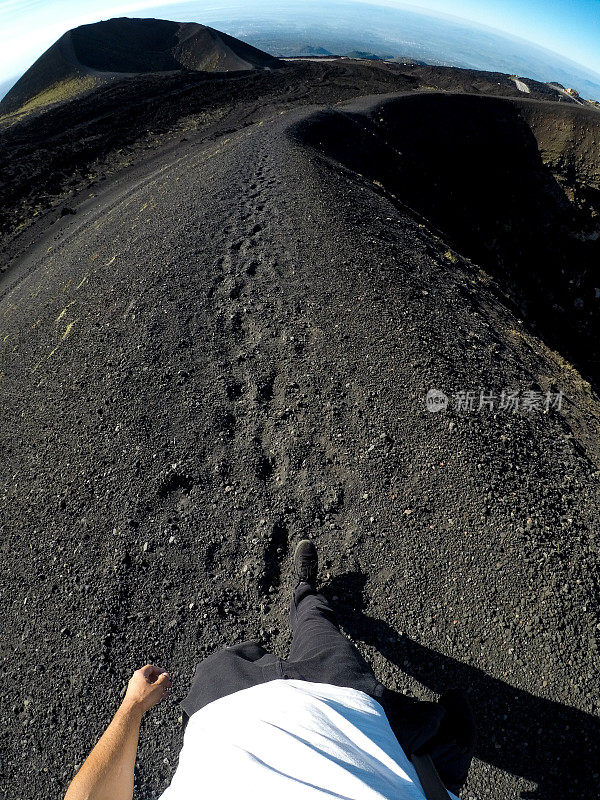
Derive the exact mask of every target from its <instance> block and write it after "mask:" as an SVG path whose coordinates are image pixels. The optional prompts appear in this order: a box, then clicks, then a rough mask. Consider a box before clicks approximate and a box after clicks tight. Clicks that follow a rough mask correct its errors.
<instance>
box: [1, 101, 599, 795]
mask: <svg viewBox="0 0 600 800" xmlns="http://www.w3.org/2000/svg"><path fill="white" fill-rule="evenodd" d="M371 102H372V101H364V105H365V107H367V106H368V104H369V103H371ZM342 110H343V109H342ZM355 112H356V104H355V105H354V106H353V112H352V113H355ZM318 113H322V112H321V110H320V109H318V108H316V107H314V108H310V107H309V108H305V109H300V110H288V111H284V113H279V112H275V113H273V112H272V111H271V112H270V113H267V114H265V116H264V118H263V119H261V120H259V121H258V122H256V123H255V124H252V125H247V126H246V127H242V128H240V129H239V130H234V131H231V132H230V133H228V134H225V135H222V136H220V137H219V138H217V139H215V140H213V141H198V143H197V144H195V143H194V142H189V143H186V144H185V145H184V149H183V150H182V152H181V154H180V155H181V157H180V158H175V159H174V158H173V153H172V152H171V153H170V154H169V155H168V156H165V158H166V159H168V168H165V169H164V170H163V171H160V170H157V164H156V163H155V165H154V166H153V170H154V176H153V177H152V178H151V179H150V180H148V181H146V182H144V181H141V182H140V183H139V186H137V187H135V188H133V190H131V187H123V189H124V191H123V193H122V199H119V197H118V193H117V194H116V195H115V196H112V197H111V199H110V202H108V200H107V201H106V202H105V201H103V200H101V199H98V200H97V204H96V206H95V207H94V205H93V203H92V204H91V205H90V206H89V207H88V210H87V211H86V214H87V216H86V217H85V224H84V225H82V224H81V219H79V221H78V218H77V216H75V217H74V218H73V219H72V221H69V220H67V222H65V223H64V229H63V230H62V231H60V232H59V233H58V234H57V236H56V238H55V240H54V241H53V242H52V244H51V245H47V244H46V243H45V244H44V247H43V250H42V251H39V250H38V251H37V252H35V251H34V252H32V253H31V254H30V255H29V259H30V260H29V263H28V269H27V270H23V272H22V277H21V278H20V279H19V281H18V282H17V283H16V284H15V285H13V287H12V288H11V289H10V291H8V292H7V293H5V294H4V295H3V296H2V298H1V299H0V321H1V328H0V333H1V334H2V335H1V336H0V343H1V345H2V348H3V349H2V361H1V366H0V373H1V377H0V396H1V398H2V406H3V419H4V424H3V425H2V427H1V429H0V449H1V451H2V453H3V454H4V459H3V474H2V482H1V486H2V488H1V490H0V492H1V493H0V515H1V516H0V524H1V526H2V532H3V539H2V545H1V550H0V553H1V556H0V558H1V565H2V567H1V568H2V589H1V591H2V600H3V606H4V616H5V620H6V623H7V624H6V635H5V636H4V637H3V641H2V645H1V647H2V657H3V672H4V675H5V677H7V678H8V680H7V681H5V684H6V686H5V692H4V698H3V704H2V712H1V722H2V725H1V731H2V732H1V733H0V736H1V747H2V751H3V753H4V754H5V755H4V758H3V764H2V770H3V781H2V783H3V784H4V786H5V787H9V788H8V789H5V790H3V791H5V792H6V794H5V796H6V797H10V798H11V800H16V799H17V798H19V800H20V798H23V800H24V799H25V798H26V797H27V798H36V799H37V798H40V799H41V798H54V797H56V798H58V797H60V796H61V792H62V791H63V790H64V787H65V786H66V784H67V783H68V781H69V779H70V777H71V776H72V774H73V772H74V769H75V767H76V765H77V764H78V763H79V762H80V761H81V760H82V758H83V757H84V756H85V754H86V753H87V752H88V751H89V748H90V746H91V745H92V743H93V742H94V741H95V739H96V737H97V736H98V735H99V733H100V732H101V730H102V729H103V727H104V726H105V724H106V722H107V720H108V718H109V716H110V713H111V710H112V708H113V707H114V705H115V704H116V703H117V702H118V699H119V696H120V694H121V692H122V690H123V687H124V685H125V682H126V680H127V678H128V676H129V674H130V672H131V670H132V669H134V668H135V667H136V666H137V665H139V664H140V663H143V662H145V661H154V662H157V663H160V664H164V665H165V666H167V667H168V668H169V670H170V671H171V672H172V673H173V676H174V684H175V695H174V701H173V702H171V703H168V704H164V705H162V706H161V707H160V708H159V709H158V710H157V712H156V714H155V715H154V716H153V717H152V718H149V719H148V721H147V722H146V723H145V724H144V730H143V732H142V737H141V741H142V744H141V752H140V758H139V770H138V775H137V786H136V792H137V796H139V797H140V798H154V797H157V796H158V795H159V794H160V791H161V790H162V788H163V787H164V786H165V785H166V784H167V783H168V781H169V779H170V776H171V775H172V773H173V771H174V769H175V764H176V756H177V752H178V748H179V746H180V742H181V732H180V724H179V721H178V717H179V712H178V708H177V706H176V704H175V700H177V699H180V698H181V696H182V695H183V694H184V693H185V691H186V689H187V686H188V682H189V680H190V677H191V675H192V672H193V666H194V662H195V660H196V659H197V658H198V657H201V656H202V655H205V654H208V653H209V652H212V651H213V650H214V649H215V648H218V647H221V646H224V645H227V644H231V643H232V642H234V641H236V640H240V639H244V638H258V639H260V640H261V641H262V642H263V643H264V644H265V646H267V647H270V648H273V649H275V650H276V651H277V652H280V653H282V654H285V652H286V647H287V644H288V642H289V637H288V631H287V621H286V614H287V608H286V606H287V601H288V588H287V587H288V584H287V579H288V574H289V557H290V553H291V551H292V547H293V543H294V542H295V541H296V540H297V539H298V538H299V537H301V536H304V535H307V534H308V535H311V536H314V537H315V539H316V541H317V544H318V546H319V548H320V550H321V553H322V571H321V578H322V580H323V582H324V584H325V587H326V591H327V592H328V593H329V595H330V596H331V597H333V598H334V602H335V603H336V604H337V605H338V607H339V608H340V615H341V618H342V621H343V624H344V626H345V628H346V630H347V631H348V632H349V633H351V634H352V635H353V636H354V637H355V638H356V639H357V640H358V641H359V644H360V647H361V649H362V651H363V652H364V653H365V654H366V655H367V657H368V658H369V659H371V661H372V663H373V665H374V667H375V669H376V672H377V674H378V675H379V677H380V679H381V680H382V681H384V682H387V683H389V685H392V686H395V687H397V688H401V689H403V690H405V691H408V692H411V693H414V694H417V695H418V696H420V697H432V696H433V693H434V692H438V691H440V690H441V689H442V688H444V686H449V685H453V684H457V683H458V684H461V685H465V686H467V688H468V689H469V691H471V693H472V696H473V698H474V701H475V704H476V706H477V708H478V715H479V719H480V724H481V727H482V735H481V743H480V746H479V750H478V760H477V761H476V763H475V765H474V769H473V772H472V776H471V778H470V781H469V785H468V787H467V790H466V792H465V797H473V798H475V797H477V798H483V797H485V798H490V799H491V800H493V799H494V798H498V799H499V798H505V797H516V796H519V795H520V794H521V793H529V794H527V796H529V797H540V798H544V800H548V799H553V798H556V800H558V798H560V799H561V800H564V798H568V797H573V798H575V797H577V798H579V800H581V798H590V799H591V798H594V797H596V796H597V793H598V775H597V773H596V771H595V770H596V765H597V763H598V756H599V753H598V747H599V744H598V743H599V742H600V737H599V735H598V734H599V733H600V723H599V719H598V712H599V711H600V699H599V695H598V687H597V670H598V650H597V637H598V624H599V623H600V617H599V608H598V584H597V575H596V566H595V565H596V561H597V557H598V543H597V539H596V537H595V533H596V530H597V528H598V519H599V514H598V511H599V509H598V499H597V481H598V472H597V470H596V467H595V466H594V464H593V463H592V461H591V459H590V457H589V456H588V454H587V453H586V452H585V449H584V448H583V447H582V445H581V444H580V443H579V442H578V440H577V439H576V438H575V437H574V436H573V432H572V428H573V425H574V422H573V415H575V416H577V411H574V410H573V408H572V406H573V403H574V401H575V400H576V401H577V403H581V402H583V401H582V400H581V397H579V396H575V395H574V394H573V393H572V392H571V390H570V388H569V387H570V385H569V384H568V383H567V382H566V380H565V381H564V385H563V380H562V373H561V370H560V369H559V368H558V367H557V365H556V363H557V362H556V361H554V360H553V358H552V353H551V352H550V351H549V350H548V349H547V348H545V347H544V345H543V344H542V343H541V342H540V341H539V340H536V339H535V337H534V336H533V335H532V334H531V332H528V331H527V330H525V329H524V328H523V325H522V321H521V320H519V319H517V318H515V316H514V315H513V313H512V312H511V311H510V310H508V309H507V307H506V306H505V304H504V302H503V296H502V294H501V293H500V292H499V291H498V290H497V289H496V288H495V287H494V284H493V283H492V282H491V281H490V279H489V278H488V277H487V276H486V275H485V274H484V273H482V272H481V270H480V269H479V268H478V267H477V266H476V265H475V264H473V263H471V262H469V261H468V260H467V259H465V258H463V257H462V256H461V255H460V254H458V253H456V252H454V251H452V250H451V249H449V247H448V245H447V243H446V242H445V241H443V239H440V238H439V237H438V236H437V235H436V234H435V233H434V232H432V231H431V230H430V229H429V228H428V227H427V226H426V225H425V223H424V222H422V221H420V220H419V219H418V218H417V217H416V216H415V215H414V214H410V213H405V211H404V210H403V209H402V208H401V206H400V205H399V204H397V203H395V202H394V201H393V198H391V197H390V196H389V195H388V194H387V193H386V192H385V190H384V187H382V186H381V185H378V184H377V183H374V182H373V180H371V179H369V178H368V177H366V176H365V175H364V174H358V172H356V171H352V170H348V169H344V168H343V167H342V166H341V165H340V164H339V163H336V162H334V161H332V160H331V158H330V157H329V156H328V155H327V154H325V153H320V152H319V150H318V147H317V149H315V148H314V147H313V146H312V145H309V144H308V143H307V141H306V138H305V132H306V130H307V125H309V123H311V121H314V116H313V115H314V114H318ZM157 159H158V160H160V153H158V154H157ZM166 164H167V161H166V162H165V165H166ZM69 230H72V231H73V233H72V234H70V233H69ZM553 386H555V387H556V388H557V389H558V388H560V389H564V391H565V394H566V395H568V396H567V397H566V398H565V403H566V404H568V407H569V414H571V417H569V414H567V413H565V414H562V413H560V412H558V411H556V410H551V411H550V412H549V413H547V414H544V413H542V412H541V411H538V412H527V411H519V412H518V413H510V412H507V411H502V412H500V411H498V412H497V413H490V412H486V411H485V410H482V411H474V412H459V411H456V410H449V411H448V412H445V413H444V412H442V413H438V414H431V413H429V412H428V411H427V410H426V407H425V395H426V393H427V391H428V390H429V389H430V388H437V389H440V390H443V391H446V392H447V393H448V394H452V393H453V392H458V391H460V390H475V391H477V392H479V389H480V388H481V389H484V390H489V391H492V392H497V393H498V392H500V390H502V389H504V388H506V387H517V388H519V389H520V390H521V391H522V392H523V391H527V390H530V391H536V390H541V389H544V390H545V389H550V388H551V387H553ZM593 402H594V401H593V398H590V399H588V400H587V404H588V406H589V408H586V409H580V412H581V414H582V415H583V414H584V413H586V412H587V413H589V414H594V413H597V409H596V408H595V407H593ZM579 419H584V417H579ZM584 422H585V420H584ZM582 424H583V423H582ZM159 726H161V727H160V735H157V731H158V730H159ZM523 796H524V795H523Z"/></svg>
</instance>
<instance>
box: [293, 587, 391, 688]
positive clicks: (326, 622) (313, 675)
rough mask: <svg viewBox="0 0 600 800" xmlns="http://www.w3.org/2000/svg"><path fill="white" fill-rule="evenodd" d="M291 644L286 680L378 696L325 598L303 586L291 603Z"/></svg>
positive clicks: (370, 675)
mask: <svg viewBox="0 0 600 800" xmlns="http://www.w3.org/2000/svg"><path fill="white" fill-rule="evenodd" d="M290 625H291V628H292V633H293V637H292V644H291V647H290V655H289V657H288V659H287V660H286V661H285V662H284V664H283V669H284V673H285V675H286V676H287V677H293V678H299V679H301V680H307V681H313V682H315V683H330V684H333V685H334V686H347V687H349V688H352V689H359V690H361V691H364V692H366V693H367V694H370V695H371V696H377V694H378V693H379V689H378V687H380V686H381V684H379V683H378V681H377V679H376V678H375V675H374V674H373V671H372V669H371V667H370V666H369V665H368V664H367V662H366V661H365V660H364V658H363V657H362V656H361V655H360V653H359V652H358V650H357V649H356V647H355V646H354V645H353V644H352V642H350V641H349V640H348V639H347V638H346V637H345V636H344V634H343V633H342V632H341V631H340V629H339V627H338V625H337V621H336V618H335V613H334V611H333V609H332V608H331V606H330V605H329V603H328V602H327V600H326V598H325V597H324V596H323V595H322V594H319V593H318V592H316V591H315V590H314V589H312V587H311V586H310V585H309V584H307V583H301V584H300V585H299V586H298V587H297V588H296V590H295V591H294V594H293V596H292V599H291V603H290Z"/></svg>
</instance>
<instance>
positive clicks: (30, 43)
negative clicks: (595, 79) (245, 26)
mask: <svg viewBox="0 0 600 800" xmlns="http://www.w3.org/2000/svg"><path fill="white" fill-rule="evenodd" d="M362 1H363V2H370V0H362ZM317 4H318V0H306V5H307V6H309V5H317ZM373 4H374V5H379V6H384V5H389V6H395V7H397V8H402V7H403V8H410V9H411V10H414V11H421V12H425V13H430V14H432V13H433V14H436V15H451V16H453V17H459V18H462V19H464V20H469V21H471V22H474V23H476V24H478V25H486V26H490V27H492V28H494V29H496V30H499V31H503V32H505V33H508V34H512V35H515V36H520V37H522V38H524V39H529V40H530V41H532V42H535V43H536V44H539V45H541V46H542V47H546V48H548V49H550V50H553V51H555V52H557V53H560V54H561V55H563V56H566V57H567V58H570V59H572V60H573V61H576V62H578V63H580V64H583V65H584V66H586V67H588V68H590V69H592V70H594V71H595V72H598V73H600V0H423V2H414V0H413V2H406V3H405V2H396V0H376V2H374V3H373ZM269 5H271V6H272V5H273V4H272V3H270V2H269V0H253V2H252V3H251V4H250V3H243V2H235V0H224V1H223V0H221V2H218V3H215V2H210V0H209V1H208V2H205V1H203V0H193V1H192V2H189V3H185V2H182V0H130V2H128V1H127V0H84V1H83V2H82V1H81V0H0V82H3V81H6V80H8V79H9V78H13V77H16V76H18V75H20V74H21V73H23V72H24V71H25V70H26V69H27V68H28V67H29V66H30V65H31V64H32V63H33V62H34V61H35V59H36V58H37V57H38V56H39V55H41V53H43V51H44V50H46V48H47V47H49V46H50V45H51V44H52V43H53V42H54V41H56V39H58V38H59V36H61V35H62V34H63V33H64V32H65V31H66V30H68V29H69V28H73V27H75V26H76V25H81V24H84V23H86V22H94V21H96V20H98V19H107V18H108V17H114V16H127V15H130V16H138V17H139V16H162V17H167V18H168V17H171V18H172V19H176V18H177V15H176V14H175V13H173V14H172V15H171V14H169V13H168V12H169V7H172V11H173V12H175V11H176V10H177V9H179V10H181V9H183V8H184V7H185V8H186V9H189V11H191V10H193V12H194V16H195V17H196V18H197V21H198V22H203V21H205V20H204V19H203V16H205V18H206V20H207V21H208V20H209V18H210V17H212V18H213V19H214V18H216V16H217V15H218V16H219V17H220V18H221V19H225V18H226V17H227V15H228V14H232V15H235V14H236V13H237V12H239V11H240V10H243V11H244V12H245V14H246V15H247V14H248V9H249V8H252V9H253V10H255V11H256V13H257V14H260V15H261V16H262V17H263V18H264V17H265V16H266V13H268V7H269ZM278 5H279V7H280V8H281V6H282V5H284V2H280V3H279V4H278ZM158 11H160V13H156V12H158ZM189 11H188V13H189Z"/></svg>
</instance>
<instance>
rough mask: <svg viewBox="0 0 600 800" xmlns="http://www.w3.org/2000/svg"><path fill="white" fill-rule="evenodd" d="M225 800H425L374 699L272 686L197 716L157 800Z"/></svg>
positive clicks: (299, 684) (289, 684) (313, 686)
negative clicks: (169, 781)
mask: <svg viewBox="0 0 600 800" xmlns="http://www.w3.org/2000/svg"><path fill="white" fill-rule="evenodd" d="M449 797H450V798H452V800H456V798H455V795H453V794H451V793H449ZM225 798H226V799H227V800H247V799H248V798H249V799H250V800H252V799H253V798H256V799H257V800H259V799H260V800H317V798H319V800H323V798H338V800H423V798H424V794H423V790H422V789H421V784H420V783H419V779H418V778H417V774H416V772H415V769H414V767H413V766H412V764H411V763H410V761H409V760H408V758H407V757H406V755H405V754H404V752H403V750H402V748H401V747H400V745H399V743H398V740H397V739H396V737H395V736H394V734H393V732H392V729H391V728H390V725H389V722H388V720H387V717H386V716H385V712H384V710H383V708H382V707H381V705H380V704H379V703H378V702H377V701H376V700H373V699H372V698H371V697H369V695H367V694H365V693H364V692H359V691H357V690H356V689H346V688H342V687H340V686H330V685H329V684H325V683H308V682H307V681H299V680H274V681H268V682H267V683H261V684H259V685H258V686H253V687H251V688H249V689H243V690H242V691H239V692H235V693H234V694H231V695H228V696H227V697H222V698H221V699H220V700H215V701H214V702H212V703H209V704H208V705H207V706H204V708H202V709H200V710H199V711H197V712H196V713H195V714H193V715H192V716H191V717H190V720H189V722H188V725H187V728H186V731H185V737H184V743H183V748H182V750H181V753H180V756H179V765H178V767H177V771H176V772H175V775H174V776H173V780H172V782H171V785H170V786H169V788H168V789H167V790H166V792H164V794H163V795H162V796H161V799H160V800H209V799H210V800H221V799H225Z"/></svg>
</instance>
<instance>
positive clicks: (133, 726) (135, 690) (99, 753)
mask: <svg viewBox="0 0 600 800" xmlns="http://www.w3.org/2000/svg"><path fill="white" fill-rule="evenodd" d="M170 685H171V681H170V679H169V675H168V673H167V672H165V670H163V669H160V667H153V666H152V665H151V664H147V665H146V666H145V667H142V669H138V670H137V672H134V674H133V677H132V678H131V680H130V681H129V685H128V687H127V692H126V694H125V697H124V699H123V702H122V703H121V705H120V706H119V709H118V710H117V713H116V714H115V716H114V717H113V719H112V722H111V723H110V725H109V726H108V728H107V729H106V730H105V731H104V733H103V734H102V736H101V737H100V740H99V741H98V743H97V744H96V746H95V747H94V749H93V750H92V752H91V753H90V754H89V756H88V757H87V759H86V760H85V761H84V763H83V765H82V767H81V769H80V770H79V772H78V773H77V775H76V776H75V777H74V778H73V781H72V782H71V785H70V786H69V788H68V789H67V793H66V795H65V800H132V797H133V769H134V766H135V756H136V753H137V745H138V736H139V732H140V723H141V721H142V716H143V715H144V713H145V712H146V711H148V710H149V709H150V708H152V707H153V706H155V705H156V704H157V703H158V702H160V700H162V698H163V697H165V696H166V694H167V690H168V689H169V687H170Z"/></svg>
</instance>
